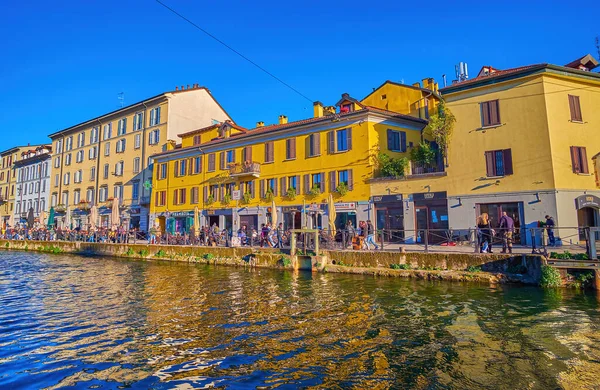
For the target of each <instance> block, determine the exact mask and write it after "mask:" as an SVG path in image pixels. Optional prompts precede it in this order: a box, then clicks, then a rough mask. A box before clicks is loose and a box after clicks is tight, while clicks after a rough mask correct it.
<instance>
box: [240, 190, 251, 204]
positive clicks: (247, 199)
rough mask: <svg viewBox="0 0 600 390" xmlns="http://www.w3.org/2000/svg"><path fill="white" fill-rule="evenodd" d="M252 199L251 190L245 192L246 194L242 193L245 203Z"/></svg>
mask: <svg viewBox="0 0 600 390" xmlns="http://www.w3.org/2000/svg"><path fill="white" fill-rule="evenodd" d="M250 199H252V194H250V193H249V192H244V195H242V201H243V202H244V204H248V203H250Z"/></svg>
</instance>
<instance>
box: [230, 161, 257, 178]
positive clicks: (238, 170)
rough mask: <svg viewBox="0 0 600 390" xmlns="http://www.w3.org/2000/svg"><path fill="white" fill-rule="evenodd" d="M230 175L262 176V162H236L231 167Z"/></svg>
mask: <svg viewBox="0 0 600 390" xmlns="http://www.w3.org/2000/svg"><path fill="white" fill-rule="evenodd" d="M229 176H231V177H237V176H254V177H259V176H260V164H259V163H256V162H249V161H247V162H244V163H240V164H234V165H231V166H230V167H229Z"/></svg>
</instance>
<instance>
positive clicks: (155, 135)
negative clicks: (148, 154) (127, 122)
mask: <svg viewBox="0 0 600 390" xmlns="http://www.w3.org/2000/svg"><path fill="white" fill-rule="evenodd" d="M148 137H149V139H148V143H149V144H150V145H156V144H158V143H159V142H160V130H158V129H156V130H152V131H151V132H150V133H149V134H148Z"/></svg>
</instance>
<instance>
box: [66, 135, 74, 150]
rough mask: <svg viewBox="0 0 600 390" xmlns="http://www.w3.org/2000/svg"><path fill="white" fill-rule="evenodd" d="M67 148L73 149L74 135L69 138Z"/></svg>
mask: <svg viewBox="0 0 600 390" xmlns="http://www.w3.org/2000/svg"><path fill="white" fill-rule="evenodd" d="M65 149H66V151H67V152H68V151H69V150H71V149H73V136H70V137H69V138H67V147H66V148H65Z"/></svg>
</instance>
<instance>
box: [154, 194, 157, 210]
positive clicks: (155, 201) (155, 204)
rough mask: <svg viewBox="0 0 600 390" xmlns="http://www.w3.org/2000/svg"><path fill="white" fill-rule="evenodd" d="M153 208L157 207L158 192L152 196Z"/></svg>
mask: <svg viewBox="0 0 600 390" xmlns="http://www.w3.org/2000/svg"><path fill="white" fill-rule="evenodd" d="M154 206H155V207H158V192H157V193H156V194H154Z"/></svg>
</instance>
